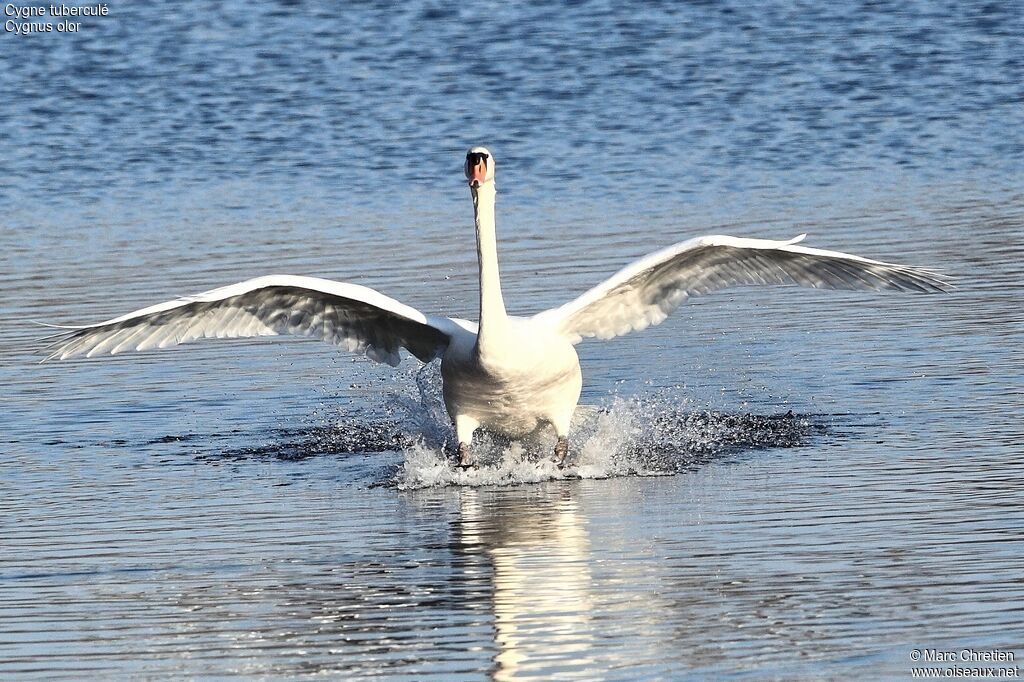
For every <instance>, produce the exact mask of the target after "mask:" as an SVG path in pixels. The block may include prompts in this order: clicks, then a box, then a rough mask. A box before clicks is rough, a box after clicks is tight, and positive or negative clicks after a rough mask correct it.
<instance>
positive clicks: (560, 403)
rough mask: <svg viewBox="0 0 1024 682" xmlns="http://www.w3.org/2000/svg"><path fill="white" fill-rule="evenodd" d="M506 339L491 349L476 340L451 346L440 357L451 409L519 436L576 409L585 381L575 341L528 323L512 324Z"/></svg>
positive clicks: (503, 336) (453, 414) (445, 394)
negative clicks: (467, 345) (482, 348)
mask: <svg viewBox="0 0 1024 682" xmlns="http://www.w3.org/2000/svg"><path fill="white" fill-rule="evenodd" d="M517 322H524V323H525V322H526V321H517ZM502 339H503V343H501V344H500V345H499V346H498V347H497V348H494V347H493V346H489V347H488V349H487V352H480V349H478V348H476V346H475V345H474V347H472V348H470V349H466V348H464V347H459V346H458V345H453V346H451V347H450V348H449V351H448V352H447V353H446V354H445V356H444V359H443V360H442V363H441V375H442V378H443V380H444V398H445V405H446V406H447V408H448V412H449V414H451V415H452V416H453V418H454V416H455V415H456V414H466V415H469V416H472V417H473V418H475V419H477V420H478V421H480V423H481V424H482V425H483V426H485V427H487V428H489V429H491V430H494V431H499V432H501V433H505V434H507V435H509V436H513V437H518V436H523V435H526V434H527V433H530V432H532V431H533V430H535V429H536V428H537V426H539V425H540V423H541V422H546V421H550V420H551V419H552V418H557V417H558V416H559V415H562V414H564V413H566V412H567V411H568V412H569V413H571V411H572V409H573V408H574V407H575V405H576V401H577V400H578V399H579V395H580V387H581V385H582V374H581V372H580V364H579V358H578V357H577V355H576V349H575V348H573V346H572V344H571V343H569V342H568V341H567V340H566V339H565V338H564V337H562V336H559V335H555V334H551V333H550V332H547V330H545V329H542V328H537V327H533V326H530V325H527V324H517V325H514V326H512V328H511V329H510V330H509V333H508V334H505V335H502Z"/></svg>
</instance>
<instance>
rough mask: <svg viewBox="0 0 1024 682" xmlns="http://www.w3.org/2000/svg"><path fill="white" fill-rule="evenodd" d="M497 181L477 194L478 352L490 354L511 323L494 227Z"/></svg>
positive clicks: (475, 205) (474, 203) (487, 184)
mask: <svg viewBox="0 0 1024 682" xmlns="http://www.w3.org/2000/svg"><path fill="white" fill-rule="evenodd" d="M495 194H496V192H495V188H494V181H493V180H492V181H490V182H485V183H483V184H482V185H480V186H479V187H477V188H476V191H474V192H473V210H474V212H475V214H476V251H477V258H478V260H479V263H480V331H479V332H478V335H477V342H476V343H477V349H478V350H479V351H480V352H486V351H487V350H488V348H494V347H495V346H497V345H499V344H500V343H501V341H502V339H503V336H504V333H505V328H506V326H507V324H508V315H507V314H506V313H505V301H504V299H502V297H501V278H500V277H499V276H498V245H497V235H496V233H495V228H494V199H495Z"/></svg>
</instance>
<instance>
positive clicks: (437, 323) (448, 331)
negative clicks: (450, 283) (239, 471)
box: [46, 275, 461, 366]
mask: <svg viewBox="0 0 1024 682" xmlns="http://www.w3.org/2000/svg"><path fill="white" fill-rule="evenodd" d="M460 328H461V325H460V324H458V323H457V322H456V321H455V320H452V319H449V318H447V317H433V316H427V315H424V314H423V313H421V312H420V311H418V310H416V309H415V308H410V307H409V306H407V305H402V304H401V303H399V302H398V301H396V300H394V299H392V298H388V297H387V296H384V295H383V294H380V293H378V292H376V291H374V290H373V289H368V288H367V287H362V286H358V285H355V284H345V283H342V282H332V281H330V280H326V279H318V278H316V277H296V276H292V275H271V276H268V277H258V278H256V279H250V280H247V281H245V282H239V283H238V284H232V285H230V286H226V287H221V288H220V289H213V290H212V291H207V292H204V293H201V294H197V295H195V296H189V297H186V298H179V299H176V300H173V301H167V302H166V303H160V304H158V305H155V306H151V307H149V308H143V309H142V310H137V311H135V312H133V313H128V314H127V315H122V316H121V317H116V318H114V319H112V320H107V321H106V322H101V323H99V324H94V325H88V326H84V327H62V329H65V330H66V331H63V332H61V333H59V334H57V335H56V337H55V338H56V340H55V341H54V342H53V343H52V344H50V346H49V350H50V353H49V355H48V357H47V358H46V359H47V360H51V359H60V360H64V359H65V358H70V357H74V356H78V355H85V356H86V357H92V356H94V355H100V354H107V353H109V354H111V355H113V354H116V353H122V352H125V351H134V350H147V349H149V348H166V347H167V346H175V345H178V344H180V343H186V342H188V341H192V340H194V339H201V338H219V339H220V338H239V337H252V336H275V335H279V334H293V335H297V336H310V337H315V338H319V339H323V340H324V341H327V342H328V343H333V344H335V345H338V346H341V347H343V348H345V349H346V350H349V351H354V352H364V353H366V355H367V356H368V357H369V358H370V359H372V360H376V361H377V362H384V363H387V364H389V365H392V366H395V365H397V364H398V363H399V360H400V356H399V349H400V348H405V349H407V350H408V351H409V352H410V353H412V354H413V355H415V356H416V357H417V358H419V359H420V360H422V361H424V362H429V361H430V360H433V359H434V358H436V357H439V356H440V354H442V353H443V352H444V349H445V348H446V347H447V346H448V342H449V340H450V338H451V336H452V334H455V333H458V331H459V329H460Z"/></svg>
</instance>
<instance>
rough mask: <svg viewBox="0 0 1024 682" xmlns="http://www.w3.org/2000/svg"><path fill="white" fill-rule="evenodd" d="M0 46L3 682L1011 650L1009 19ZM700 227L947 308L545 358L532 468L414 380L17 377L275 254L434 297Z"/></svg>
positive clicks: (589, 673)
mask: <svg viewBox="0 0 1024 682" xmlns="http://www.w3.org/2000/svg"><path fill="white" fill-rule="evenodd" d="M110 10H111V15H110V16H109V17H105V18H97V19H91V20H85V21H84V22H83V27H82V30H81V31H80V32H79V33H77V34H74V35H57V34H45V35H33V36H15V35H13V34H8V33H3V34H0V41H2V42H0V46H2V49H0V62H2V64H0V65H2V67H3V68H0V94H2V97H0V178H2V179H3V180H2V185H0V215H2V216H3V217H2V220H0V226H2V227H0V291H2V292H3V294H2V298H0V316H2V322H3V324H2V325H0V330H2V331H0V382H2V384H3V386H4V388H3V390H2V391H0V407H2V410H0V413H2V417H0V425H2V433H3V443H4V446H3V448H2V453H3V454H2V456H0V481H2V483H0V491H2V494H0V512H2V513H0V675H2V676H3V677H5V678H10V677H13V676H25V677H31V676H35V675H39V676H46V677H64V678H82V677H109V676H117V677H122V678H137V677H164V676H171V675H174V676H194V677H211V676H218V677H226V676H243V677H257V678H259V677H263V678H299V677H312V676H316V675H325V676H328V677H344V678H355V677H360V676H369V675H378V674H382V673H384V674H390V675H394V676H402V677H405V678H417V679H419V678H426V677H430V676H437V677H442V676H443V677H444V678H445V679H447V678H450V677H461V678H466V679H480V678H487V677H494V678H497V679H506V678H512V677H519V678H524V679H531V678H532V679H551V678H556V677H557V678H588V679H589V678H595V677H601V678H605V679H638V678H650V679H665V678H672V677H680V676H691V677H707V678H720V677H730V676H731V677H740V678H752V679H766V678H767V679H795V678H797V679H798V678H804V679H821V678H849V677H869V678H885V677H897V678H902V677H907V676H909V675H910V667H911V661H910V659H909V655H910V651H911V650H912V649H914V648H920V647H932V648H939V649H950V650H960V649H962V648H965V647H972V648H976V649H986V650H988V649H1002V650H1007V651H1010V650H1013V651H1016V654H1017V656H1018V660H1019V657H1020V656H1024V631H1022V629H1021V626H1020V623H1021V620H1022V611H1024V586H1022V582H1021V571H1020V557H1021V555H1022V550H1024V546H1022V544H1024V542H1022V535H1024V512H1022V509H1024V492H1022V488H1021V486H1020V483H1019V481H1020V453H1021V443H1022V442H1024V426H1022V423H1024V422H1022V420H1021V414H1022V408H1024V395H1022V391H1021V386H1022V385H1024V361H1022V359H1021V356H1020V339H1021V334H1022V332H1024V313H1022V312H1021V307H1020V301H1021V300H1022V294H1024V288H1022V285H1021V280H1022V267H1021V262H1022V260H1024V246H1022V240H1021V235H1022V234H1024V192H1022V190H1021V188H1022V187H1024V172H1022V171H1024V164H1022V159H1024V133H1022V132H1021V131H1022V130H1024V106H1021V105H1022V102H1024V90H1022V86H1021V83H1024V45H1022V38H1021V36H1022V35H1024V15H1022V12H1021V9H1020V7H1019V5H1018V4H1016V3H1010V2H1005V3H1003V2H992V3H983V2H961V3H942V2H929V3H923V2H922V3H913V2H912V3H901V4H899V5H890V4H884V3H867V4H842V5H840V6H826V5H824V4H820V5H813V4H812V5H809V6H808V5H804V4H798V3H795V2H778V3H771V4H769V5H768V6H758V7H756V8H755V7H753V6H751V7H749V8H748V7H747V6H746V5H743V4H741V3H708V4H703V3H693V4H688V5H682V4H676V3H666V4H664V5H656V4H645V5H644V6H642V7H641V6H636V7H633V8H622V6H621V4H620V3H599V2H589V3H570V4H567V5H565V6H554V5H547V4H540V3H538V4H536V5H529V6H527V5H521V4H513V3H503V4H498V3H494V4H488V3H475V4H465V3H463V4H460V5H455V6H449V5H446V4H443V3H430V2H410V3H405V4H404V5H402V6H401V7H395V6H392V5H391V4H385V3H381V4H379V5H376V6H374V5H370V4H366V5H361V6H359V7H352V8H348V9H341V10H339V9H338V8H336V7H335V6H334V5H333V4H327V3H325V4H319V3H291V2H289V3H284V2H282V3H267V4H263V5H261V6H259V7H255V8H253V7H250V6H249V5H248V4H246V3H232V2H229V3H221V4H219V5H217V6H216V7H213V6H206V5H199V4H197V5H190V6H184V7H183V6H181V5H178V4H174V5H171V4H169V3H134V4H131V5H130V6H129V5H117V6H111V8H110ZM473 144H486V145H488V146H489V147H490V148H491V149H492V151H494V153H495V155H496V157H497V161H498V178H499V179H498V183H499V192H500V195H499V204H498V210H499V232H500V234H499V237H500V248H501V253H500V257H501V262H502V268H503V270H502V274H503V278H504V284H505V288H506V299H507V301H508V303H509V307H510V309H511V310H512V311H513V312H519V313H529V312H535V311H537V310H541V309H544V308H546V307H549V306H553V305H556V304H560V303H562V302H564V301H565V300H566V299H567V298H569V297H570V296H573V295H575V294H576V293H578V292H580V291H582V290H584V289H586V288H587V287H589V286H591V285H592V284H594V283H596V282H597V281H599V280H600V279H601V278H602V277H604V276H606V275H607V274H609V273H611V272H613V271H614V270H616V269H617V268H618V267H620V266H621V265H622V264H623V263H625V262H627V261H628V260H629V259H631V258H633V257H637V256H640V255H643V254H645V253H647V252H649V251H651V250H654V249H656V248H659V247H661V246H664V245H666V244H669V243H672V242H674V241H677V240H680V239H683V238H686V237H689V236H693V235H695V234H701V233H709V232H724V233H727V234H736V235H751V236H764V237H772V238H789V237H792V236H794V235H796V234H799V233H801V232H809V233H810V237H809V238H808V240H807V243H808V244H810V245H812V246H814V245H817V246H825V247H830V248H837V249H841V250H845V251H850V252H854V253H859V254H863V255H867V256H874V257H879V258H883V259H884V258H889V259H894V260H899V261H901V262H906V263H911V264H920V265H928V266H932V267H936V268H940V269H942V270H943V271H945V272H947V273H949V274H950V275H952V276H954V277H955V278H956V279H957V281H958V285H959V288H958V290H957V291H956V293H955V294H953V295H951V296H939V297H914V296H895V295H892V296H881V295H877V296H876V295H867V294H850V293H830V292H815V291H805V290H790V289H778V288H770V289H754V288H752V289H743V290H735V291H729V292H723V293H719V294H716V295H713V296H709V297H706V298H702V299H695V300H692V301H691V302H689V303H687V304H686V305H685V306H684V307H683V308H681V309H680V310H679V311H678V312H677V313H676V314H675V315H674V316H673V317H672V318H670V320H668V321H667V322H666V323H664V324H663V325H661V326H660V327H657V328H655V329H651V330H647V331H644V332H642V333H640V334H634V335H631V336H628V337H624V338H622V339H618V340H615V341H610V342H587V343H585V344H583V345H581V346H580V347H579V349H580V354H581V358H582V361H583V367H584V382H585V387H584V396H583V402H584V403H585V404H587V405H588V406H591V409H588V410H587V411H586V414H584V415H581V419H582V422H581V425H580V428H579V429H578V430H577V432H576V434H575V435H574V440H573V452H574V455H573V456H574V458H575V459H574V464H573V466H571V467H570V468H569V470H568V471H567V472H558V471H556V470H554V469H553V468H551V467H550V466H548V465H546V464H544V463H543V462H534V461H533V460H534V459H536V458H537V453H536V452H534V451H532V450H531V449H530V448H528V447H526V448H524V447H523V446H520V445H517V444H511V445H510V444H505V443H500V442H492V443H489V444H485V445H483V446H481V453H482V456H484V457H485V458H487V461H488V462H492V464H491V465H490V466H488V467H485V468H483V469H481V470H479V471H476V472H469V473H462V472H458V471H456V470H453V469H452V467H451V466H450V465H449V464H447V462H446V461H445V460H444V459H443V457H442V456H441V455H440V454H439V452H440V451H439V446H438V443H439V442H441V441H443V440H444V438H445V436H446V434H448V432H447V431H446V429H447V426H446V424H445V422H444V419H443V417H442V416H440V415H439V413H438V406H437V403H436V391H437V384H436V368H427V369H426V370H422V371H421V370H419V368H418V367H417V366H416V365H417V363H416V362H415V361H414V360H406V361H405V362H404V363H403V365H402V366H401V367H400V368H399V369H398V370H397V371H392V370H390V369H389V368H387V367H381V366H378V365H370V364H369V363H367V362H366V361H365V360H356V359H353V358H351V357H350V356H347V355H345V354H344V353H340V352H338V351H336V350H335V349H332V348H331V347H329V346H325V345H323V344H319V343H315V342H302V341H294V340H291V341H278V340H263V341H258V342H234V343H232V342H207V343H200V344H195V345H192V346H188V347H184V348H180V349H177V350H170V351H165V352H160V353H150V354H142V355H135V356H131V355H128V356H118V357H115V358H104V359H99V360H91V361H75V362H68V363H56V364H46V365H37V364H35V362H36V360H37V359H38V356H36V355H34V354H33V350H34V349H35V347H36V342H35V339H36V338H38V336H40V332H39V330H38V329H36V328H33V327H32V326H30V325H29V324H28V322H27V321H28V320H30V319H38V320H43V321H48V322H65V323H76V322H84V321H92V320H98V319H104V318H107V317H110V316H112V315H114V314H120V313H122V312H125V311H127V310H131V309H134V308H137V307H141V306H143V305H146V304H149V303H153V302H156V301H161V300H165V299H166V298H168V297H171V296H174V295H178V294H184V293H190V292H195V291H201V290H204V289H207V288H211V287H213V286H217V285H221V284H226V283H230V282H233V281H238V280H241V279H244V278H247V277H250V276H255V275H259V274H267V273H272V272H289V273H294V274H310V275H318V276H323V277H330V278H335V279H339V280H345V281H353V282H357V283H359V284H363V285H367V286H371V287H374V288H376V289H379V290H381V291H383V292H385V293H387V294H388V295H391V296H393V297H395V298H398V299H399V300H402V301H403V302H406V303H408V304H410V305H413V306H416V307H418V308H420V309H422V310H426V311H431V312H439V313H443V314H449V315H459V316H466V317H475V309H474V307H475V303H474V302H475V298H476V288H475V287H476V282H475V278H476V266H475V262H474V254H473V251H472V248H471V244H472V236H471V223H470V220H471V212H470V211H471V207H470V204H469V198H468V191H467V190H466V188H465V186H464V184H463V181H462V180H461V163H462V154H463V153H464V151H465V149H466V148H467V147H469V146H471V145H473Z"/></svg>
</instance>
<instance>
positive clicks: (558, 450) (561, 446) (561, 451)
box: [555, 436, 569, 469]
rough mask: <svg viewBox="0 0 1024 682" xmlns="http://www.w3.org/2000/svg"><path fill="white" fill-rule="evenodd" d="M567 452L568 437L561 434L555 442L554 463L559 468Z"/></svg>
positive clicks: (563, 462) (562, 465) (562, 464)
mask: <svg viewBox="0 0 1024 682" xmlns="http://www.w3.org/2000/svg"><path fill="white" fill-rule="evenodd" d="M568 454H569V439H568V438H566V437H565V436H561V437H559V439H558V442H557V443H555V464H557V465H558V468H559V469H561V468H563V467H564V466H565V458H566V456H568Z"/></svg>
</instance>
